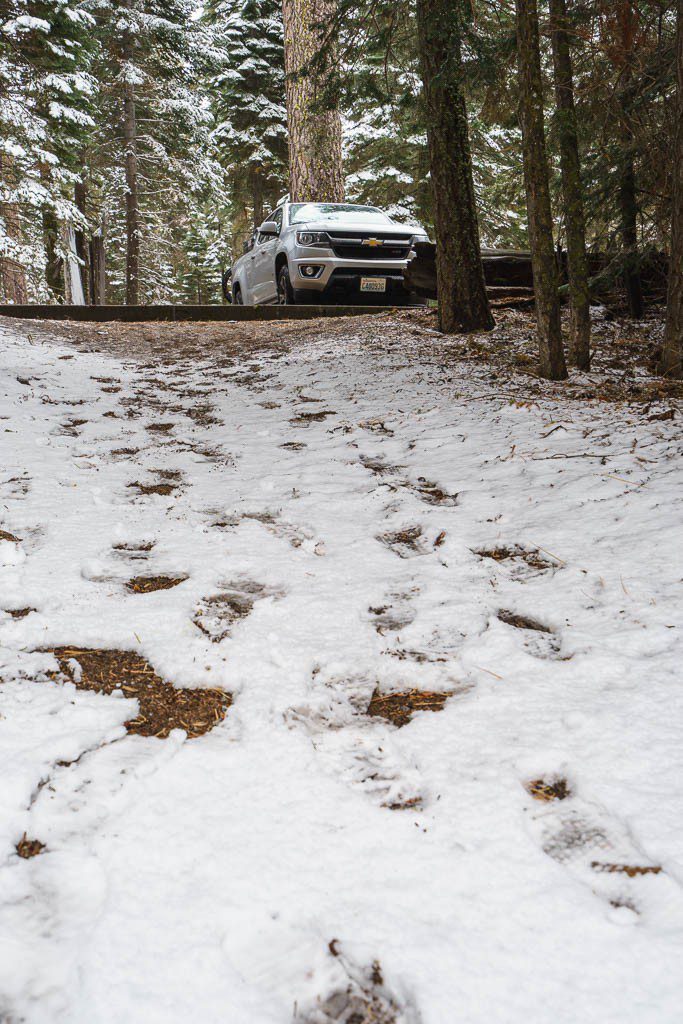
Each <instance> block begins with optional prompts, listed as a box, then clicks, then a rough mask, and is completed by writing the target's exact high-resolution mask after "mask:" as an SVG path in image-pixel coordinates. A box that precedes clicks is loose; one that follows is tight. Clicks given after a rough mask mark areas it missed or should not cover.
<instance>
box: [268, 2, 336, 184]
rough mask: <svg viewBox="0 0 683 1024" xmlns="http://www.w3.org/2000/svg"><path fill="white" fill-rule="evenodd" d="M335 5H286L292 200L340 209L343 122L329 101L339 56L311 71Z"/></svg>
mask: <svg viewBox="0 0 683 1024" xmlns="http://www.w3.org/2000/svg"><path fill="white" fill-rule="evenodd" d="M335 7H336V4H335V0H283V3H282V17H283V22H284V43H285V73H286V76H287V77H286V93H287V128H288V134H289V178H290V186H289V188H290V199H291V201H292V202H293V203H303V202H307V203H311V202H313V203H315V202H318V203H325V202H327V203H339V202H343V199H344V174H343V169H342V145H341V135H342V132H341V117H340V114H339V106H338V104H336V105H333V106H330V105H329V97H328V96H326V95H325V94H326V91H327V86H328V85H329V82H330V76H331V70H330V68H331V64H332V62H333V60H334V52H333V51H332V52H330V53H328V54H326V55H325V57H324V60H323V61H322V63H321V64H320V65H316V64H314V65H312V63H311V62H313V61H315V58H316V55H318V54H319V51H320V49H321V36H322V31H323V30H324V27H325V26H329V25H330V24H331V22H332V19H333V18H334V14H335Z"/></svg>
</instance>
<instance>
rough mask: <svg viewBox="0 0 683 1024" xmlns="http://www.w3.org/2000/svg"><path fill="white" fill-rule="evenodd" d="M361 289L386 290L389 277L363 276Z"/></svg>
mask: <svg viewBox="0 0 683 1024" xmlns="http://www.w3.org/2000/svg"><path fill="white" fill-rule="evenodd" d="M360 290H361V291H362V292H385V291H386V290H387V279H386V277H361V279H360Z"/></svg>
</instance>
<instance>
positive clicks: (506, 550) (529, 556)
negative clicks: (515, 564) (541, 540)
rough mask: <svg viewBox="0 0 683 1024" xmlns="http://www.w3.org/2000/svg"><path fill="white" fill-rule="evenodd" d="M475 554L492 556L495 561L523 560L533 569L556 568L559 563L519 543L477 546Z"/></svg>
mask: <svg viewBox="0 0 683 1024" xmlns="http://www.w3.org/2000/svg"><path fill="white" fill-rule="evenodd" d="M474 554H475V555H479V557H480V558H492V559H493V560H494V561H495V562H507V561H513V560H517V561H522V562H526V564H527V565H528V566H529V568H531V569H538V570H539V571H540V570H543V569H555V568H557V565H556V563H555V562H551V561H550V560H549V559H547V558H544V557H543V555H541V554H539V553H538V551H527V550H526V549H525V548H523V547H520V545H519V544H513V545H511V546H509V547H508V546H506V545H498V546H496V547H493V548H477V549H475V551H474Z"/></svg>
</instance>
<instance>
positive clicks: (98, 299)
mask: <svg viewBox="0 0 683 1024" xmlns="http://www.w3.org/2000/svg"><path fill="white" fill-rule="evenodd" d="M104 237H105V236H104V227H102V228H100V229H99V230H98V231H97V232H96V233H95V234H94V235H93V237H92V239H91V242H90V294H91V296H92V303H93V305H94V306H106V304H107V273H106V264H105V245H104Z"/></svg>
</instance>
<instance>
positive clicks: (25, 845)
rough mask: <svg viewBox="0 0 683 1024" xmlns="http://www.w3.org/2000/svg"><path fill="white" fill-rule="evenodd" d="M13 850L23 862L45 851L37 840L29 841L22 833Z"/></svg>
mask: <svg viewBox="0 0 683 1024" xmlns="http://www.w3.org/2000/svg"><path fill="white" fill-rule="evenodd" d="M14 849H15V850H16V851H17V853H18V854H19V856H20V857H22V858H23V860H29V859H30V858H31V857H37V856H38V854H39V853H42V851H43V850H44V849H45V843H41V841H40V840H39V839H29V838H28V836H27V835H26V833H25V832H24V834H23V836H22V837H21V839H20V840H19V842H18V843H17V844H16V846H15V847H14Z"/></svg>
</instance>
